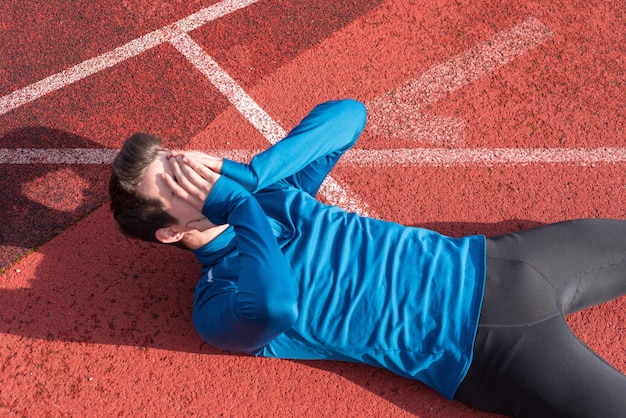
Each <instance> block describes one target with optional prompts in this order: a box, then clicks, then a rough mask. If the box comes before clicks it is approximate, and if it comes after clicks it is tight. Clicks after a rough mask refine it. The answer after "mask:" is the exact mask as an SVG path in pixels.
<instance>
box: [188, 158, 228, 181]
mask: <svg viewBox="0 0 626 418" xmlns="http://www.w3.org/2000/svg"><path fill="white" fill-rule="evenodd" d="M182 162H183V163H184V164H186V165H187V166H188V167H189V168H191V169H192V170H193V171H194V172H195V173H197V174H198V175H199V176H200V177H202V178H203V179H205V180H206V181H208V182H209V183H211V184H213V183H215V182H216V181H217V179H218V178H219V174H218V173H216V172H215V171H213V170H211V168H209V167H207V166H206V165H204V164H203V163H202V162H200V161H198V160H197V159H195V158H193V157H190V156H188V155H185V156H183V159H182ZM190 178H191V177H190Z"/></svg>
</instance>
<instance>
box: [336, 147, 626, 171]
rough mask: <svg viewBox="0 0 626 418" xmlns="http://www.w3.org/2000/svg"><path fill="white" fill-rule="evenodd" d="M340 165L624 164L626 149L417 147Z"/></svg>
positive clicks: (353, 157)
mask: <svg viewBox="0 0 626 418" xmlns="http://www.w3.org/2000/svg"><path fill="white" fill-rule="evenodd" d="M341 162H345V163H350V164H356V165H363V166H369V167H371V166H394V167H395V166H405V167H406V166H437V167H449V166H469V165H480V166H494V165H528V164H575V165H580V166H587V165H594V164H600V163H606V164H617V163H624V162H626V148H453V149H448V148H416V149H392V150H363V149H352V150H350V152H348V153H346V155H345V159H342V160H341Z"/></svg>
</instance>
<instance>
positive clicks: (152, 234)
mask: <svg viewBox="0 0 626 418" xmlns="http://www.w3.org/2000/svg"><path fill="white" fill-rule="evenodd" d="M182 158H183V157H182V156H181V152H176V153H173V152H170V151H168V150H167V149H165V148H163V146H162V145H161V139H160V138H159V137H158V136H155V135H151V134H145V133H137V134H135V135H133V136H131V137H130V138H128V139H127V140H126V142H125V143H124V145H123V146H122V149H121V150H120V152H119V153H118V155H117V156H116V157H115V159H114V160H113V165H112V170H111V179H110V182H109V194H110V197H111V209H112V210H113V216H114V218H115V220H116V221H117V223H118V224H119V226H120V230H121V231H122V232H123V233H124V234H126V235H129V236H132V237H135V238H139V239H142V240H144V241H150V242H162V243H166V244H179V245H180V246H183V247H187V248H197V247H198V246H201V245H203V244H205V243H206V242H208V241H209V240H210V239H212V237H214V236H215V234H219V233H220V232H221V231H222V230H223V229H224V228H225V227H226V226H227V225H223V226H222V227H219V228H213V227H215V225H213V224H211V222H210V221H209V220H208V219H207V218H206V217H205V216H204V215H203V214H202V211H201V209H202V207H201V206H200V207H198V206H197V202H195V203H196V205H194V204H192V203H191V202H190V200H189V199H187V198H181V197H179V195H177V194H176V193H175V192H174V190H173V188H172V187H173V186H172V182H174V183H173V184H176V183H177V179H176V178H177V177H179V176H181V175H183V174H182V173H181V172H180V167H181V165H184V166H186V167H188V166H187V165H186V164H184V163H183V162H182ZM203 158H208V159H209V160H210V162H212V163H213V164H215V163H216V161H215V158H213V159H211V158H212V157H208V156H204V157H203ZM173 166H175V167H177V170H178V173H177V174H175V173H174V170H173ZM204 170H210V169H207V168H204ZM210 173H212V172H211V171H209V172H208V173H205V175H208V176H209V177H210ZM213 174H214V175H217V174H215V173H213ZM183 176H184V175H183ZM166 179H167V181H166ZM168 181H169V182H170V184H168ZM176 187H177V186H176Z"/></svg>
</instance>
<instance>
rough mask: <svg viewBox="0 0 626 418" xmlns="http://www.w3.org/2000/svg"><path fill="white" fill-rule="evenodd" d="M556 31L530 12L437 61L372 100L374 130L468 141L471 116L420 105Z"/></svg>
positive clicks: (426, 139) (439, 141)
mask: <svg viewBox="0 0 626 418" xmlns="http://www.w3.org/2000/svg"><path fill="white" fill-rule="evenodd" d="M552 36H554V33H553V32H552V31H551V30H550V29H549V28H548V27H546V26H545V25H544V24H543V23H541V22H540V21H539V20H537V19H535V18H534V17H529V18H527V19H526V20H524V21H523V22H522V23H520V24H519V25H517V26H515V27H513V28H511V29H509V30H507V31H504V32H500V33H497V34H496V35H495V36H493V37H492V38H490V39H487V40H485V41H483V42H481V43H480V44H478V45H476V46H475V47H473V48H471V49H469V50H467V51H466V52H464V53H462V54H460V55H457V56H456V57H454V58H452V59H450V60H448V61H446V62H443V63H441V64H439V65H436V66H434V67H431V68H430V69H428V70H427V71H426V72H424V73H423V74H422V75H420V76H419V77H418V78H416V79H414V80H411V81H409V82H408V83H406V84H404V85H403V86H401V87H400V88H398V89H394V91H393V92H392V93H386V94H384V95H382V96H380V97H377V98H376V99H374V100H372V101H371V102H370V103H369V104H368V105H367V106H368V108H369V109H370V118H369V128H370V130H371V131H372V132H373V133H375V134H378V135H385V136H388V137H391V138H401V139H413V140H418V141H421V142H423V143H427V144H432V145H439V146H443V145H448V146H457V147H458V146H459V145H461V144H462V143H463V141H464V136H465V121H463V120H460V119H456V118H441V117H437V116H431V115H424V114H420V110H421V109H423V108H424V107H426V106H427V105H429V104H432V103H435V102H437V101H439V100H441V99H443V98H444V97H445V96H446V95H448V94H449V93H452V92H454V91H455V90H458V89H460V88H462V87H464V86H466V85H468V84H470V83H472V82H473V81H475V80H476V79H478V78H480V77H482V76H484V75H485V74H487V73H489V72H491V71H493V70H495V69H497V68H499V67H501V66H503V65H505V64H508V63H509V62H511V61H512V60H513V59H515V58H517V57H519V56H520V55H522V54H524V53H525V52H527V51H529V50H530V49H532V48H534V47H536V46H538V45H539V44H541V43H543V42H545V41H546V40H547V39H549V38H551V37H552Z"/></svg>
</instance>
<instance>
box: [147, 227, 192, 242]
mask: <svg viewBox="0 0 626 418" xmlns="http://www.w3.org/2000/svg"><path fill="white" fill-rule="evenodd" d="M154 236H155V237H156V239H157V240H159V241H160V242H162V243H164V244H172V243H174V242H178V241H180V240H181V239H183V237H184V236H185V233H184V232H182V231H180V230H178V229H177V228H175V227H172V226H168V227H166V228H159V229H157V230H156V232H155V233H154Z"/></svg>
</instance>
